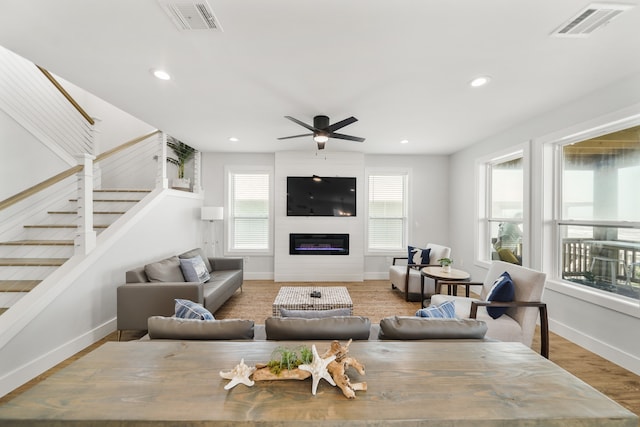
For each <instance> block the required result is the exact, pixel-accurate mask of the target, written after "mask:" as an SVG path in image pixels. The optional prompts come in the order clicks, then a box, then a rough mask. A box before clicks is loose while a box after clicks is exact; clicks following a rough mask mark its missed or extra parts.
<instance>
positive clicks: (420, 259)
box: [407, 246, 431, 264]
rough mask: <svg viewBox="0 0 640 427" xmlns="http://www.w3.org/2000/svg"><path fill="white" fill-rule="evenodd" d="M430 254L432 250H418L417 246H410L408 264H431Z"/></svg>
mask: <svg viewBox="0 0 640 427" xmlns="http://www.w3.org/2000/svg"><path fill="white" fill-rule="evenodd" d="M430 254H431V249H422V248H416V247H415V246H409V247H408V258H407V262H408V263H409V264H429V258H430Z"/></svg>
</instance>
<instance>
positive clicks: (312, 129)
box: [284, 116, 318, 132]
mask: <svg viewBox="0 0 640 427" xmlns="http://www.w3.org/2000/svg"><path fill="white" fill-rule="evenodd" d="M284 117H285V118H286V119H289V120H291V121H292V122H294V123H297V124H299V125H300V126H302V127H303V128H307V129H309V130H310V131H312V132H315V131H317V130H318V129H316V128H314V127H313V126H310V125H308V124H306V123H305V122H301V121H300V120H298V119H296V118H294V117H291V116H284Z"/></svg>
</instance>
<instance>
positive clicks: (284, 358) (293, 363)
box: [267, 346, 313, 375]
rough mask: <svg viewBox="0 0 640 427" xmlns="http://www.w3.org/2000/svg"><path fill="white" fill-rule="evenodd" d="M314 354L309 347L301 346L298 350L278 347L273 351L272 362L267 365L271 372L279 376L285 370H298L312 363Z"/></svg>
mask: <svg viewBox="0 0 640 427" xmlns="http://www.w3.org/2000/svg"><path fill="white" fill-rule="evenodd" d="M298 352H299V353H300V354H299V355H298ZM312 360H313V352H312V351H311V349H309V348H308V347H304V346H301V347H299V348H298V349H297V350H295V349H294V350H291V349H288V348H285V347H278V348H276V349H275V350H274V351H273V354H272V355H271V360H270V361H269V362H268V363H267V366H268V367H269V370H270V371H271V372H273V373H274V374H276V375H278V374H279V373H280V372H282V371H283V370H284V369H287V370H292V369H296V368H297V367H298V366H300V365H302V364H308V363H311V362H312Z"/></svg>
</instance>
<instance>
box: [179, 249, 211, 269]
mask: <svg viewBox="0 0 640 427" xmlns="http://www.w3.org/2000/svg"><path fill="white" fill-rule="evenodd" d="M198 255H200V258H202V261H204V265H206V266H207V271H208V272H209V273H211V271H213V267H212V265H211V262H209V258H208V257H207V254H205V253H204V250H202V248H195V249H191V250H190V251H187V252H185V253H183V254H180V255H178V258H194V257H196V256H198Z"/></svg>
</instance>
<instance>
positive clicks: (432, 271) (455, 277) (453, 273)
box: [420, 266, 471, 308]
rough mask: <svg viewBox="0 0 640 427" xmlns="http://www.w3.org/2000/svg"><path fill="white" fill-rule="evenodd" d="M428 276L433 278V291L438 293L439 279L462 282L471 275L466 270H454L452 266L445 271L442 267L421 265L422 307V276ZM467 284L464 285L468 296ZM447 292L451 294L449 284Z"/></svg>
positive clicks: (422, 295)
mask: <svg viewBox="0 0 640 427" xmlns="http://www.w3.org/2000/svg"><path fill="white" fill-rule="evenodd" d="M425 277H429V278H430V279H433V280H434V282H435V283H436V289H435V293H436V294H438V293H440V285H439V284H438V281H439V280H447V281H452V282H453V281H456V282H458V281H460V282H463V281H465V280H469V278H470V277H471V275H470V274H469V273H467V272H466V271H462V270H456V269H455V268H452V269H451V270H450V271H448V272H446V271H444V270H443V269H442V267H435V266H434V267H423V268H422V269H421V270H420V301H421V302H420V304H421V306H422V308H424V278H425ZM469 288H470V286H469V285H466V286H465V296H467V297H469ZM447 293H448V294H449V295H451V286H448V291H447Z"/></svg>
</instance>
